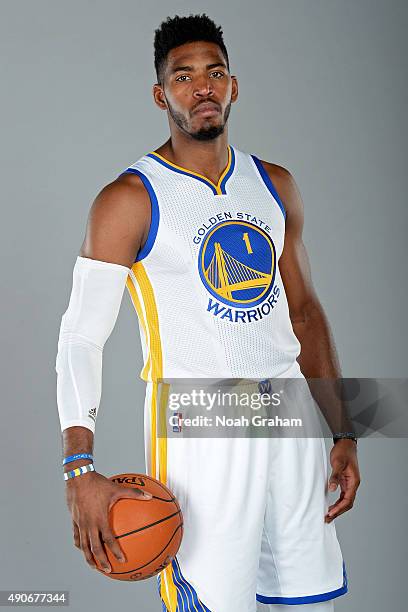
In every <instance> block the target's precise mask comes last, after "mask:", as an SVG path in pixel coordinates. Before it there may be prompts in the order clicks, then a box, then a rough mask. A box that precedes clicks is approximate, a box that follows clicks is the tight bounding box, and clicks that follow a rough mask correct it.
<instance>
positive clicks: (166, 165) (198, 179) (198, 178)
mask: <svg viewBox="0 0 408 612" xmlns="http://www.w3.org/2000/svg"><path fill="white" fill-rule="evenodd" d="M147 157H151V158H152V159H155V160H156V161H157V162H159V164H161V165H162V166H164V167H165V168H168V169H169V170H173V172H177V174H184V176H191V177H192V178H195V179H197V181H200V182H201V183H204V185H207V187H209V188H210V189H211V191H212V192H213V194H214V195H217V190H216V189H215V187H214V185H213V184H212V183H209V182H208V181H206V180H205V179H204V178H201V176H197V175H196V174H192V173H190V172H186V171H185V170H181V168H176V167H175V166H171V165H170V164H168V163H167V162H165V161H164V159H161V158H160V157H156V155H154V153H148V154H147Z"/></svg>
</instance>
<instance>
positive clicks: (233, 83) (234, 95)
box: [231, 75, 238, 102]
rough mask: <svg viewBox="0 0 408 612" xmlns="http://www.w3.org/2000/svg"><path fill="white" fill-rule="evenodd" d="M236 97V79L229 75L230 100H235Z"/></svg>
mask: <svg viewBox="0 0 408 612" xmlns="http://www.w3.org/2000/svg"><path fill="white" fill-rule="evenodd" d="M237 98H238V79H237V77H236V76H232V75H231V102H235V101H236V100H237Z"/></svg>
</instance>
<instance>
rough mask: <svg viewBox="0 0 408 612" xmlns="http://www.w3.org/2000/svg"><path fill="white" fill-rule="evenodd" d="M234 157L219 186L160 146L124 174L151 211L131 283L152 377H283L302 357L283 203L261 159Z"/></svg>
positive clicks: (146, 374)
mask: <svg viewBox="0 0 408 612" xmlns="http://www.w3.org/2000/svg"><path fill="white" fill-rule="evenodd" d="M228 157H229V159H228V164H227V167H226V168H225V170H224V172H223V173H222V175H221V177H220V179H219V181H218V184H214V183H212V182H211V181H210V180H209V179H207V178H206V177H204V176H202V175H200V174H198V173H195V172H192V171H190V170H188V169H186V168H181V167H180V166H177V165H175V164H174V163H172V162H170V161H168V160H166V159H165V158H163V157H162V156H161V155H159V154H157V153H153V152H152V153H149V154H147V155H144V156H143V157H142V158H140V159H139V160H138V161H137V162H135V163H134V164H133V165H132V166H130V167H129V168H128V169H127V170H126V171H125V172H131V173H135V174H137V175H138V176H139V177H140V178H141V180H142V181H143V184H144V186H145V187H146V189H147V191H148V193H149V196H150V200H151V209H152V216H151V225H150V230H149V234H148V238H147V241H146V243H145V245H144V247H143V248H142V249H141V251H140V252H139V254H138V256H137V258H136V261H135V262H134V264H133V266H132V271H131V273H130V274H129V276H128V279H127V289H128V291H129V293H130V296H131V298H132V301H133V304H134V306H135V309H136V311H137V314H138V319H139V326H140V333H141V339H142V347H143V356H144V367H143V369H142V372H141V377H142V379H144V380H145V381H151V382H153V381H156V380H158V379H160V378H177V377H183V378H187V377H190V378H194V377H208V378H218V377H219V378H246V377H248V378H251V377H255V378H258V377H262V378H264V377H268V378H269V377H275V376H280V375H282V374H284V373H285V372H286V371H288V370H289V368H290V367H291V366H293V365H294V362H295V361H296V358H297V356H298V355H299V353H300V344H299V342H298V340H297V338H296V336H295V334H294V332H293V328H292V324H291V321H290V318H289V309H288V303H287V299H286V295H285V290H284V286H283V283H282V279H281V275H280V271H279V266H278V261H279V257H280V255H281V253H282V249H283V244H284V236H285V216H286V213H285V209H284V206H283V204H282V202H281V201H280V199H279V196H278V194H277V192H276V190H275V188H274V186H273V184H272V182H271V180H270V178H269V176H268V174H267V173H266V171H265V169H264V167H263V166H262V164H261V162H260V161H259V159H257V158H256V157H255V156H252V155H249V154H247V153H244V152H242V151H239V150H238V149H236V148H235V147H232V146H229V147H228Z"/></svg>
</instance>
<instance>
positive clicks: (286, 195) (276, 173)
mask: <svg viewBox="0 0 408 612" xmlns="http://www.w3.org/2000/svg"><path fill="white" fill-rule="evenodd" d="M260 162H261V164H262V166H263V167H264V169H265V171H266V173H267V174H268V176H269V178H270V180H271V182H272V184H273V185H274V187H275V189H276V191H277V193H278V195H279V198H280V199H281V201H282V203H283V205H284V207H285V210H286V213H287V216H288V220H289V219H293V218H295V217H297V218H299V216H300V217H302V216H303V202H302V199H301V196H300V192H299V189H298V186H297V184H296V181H295V178H294V176H293V174H292V173H291V172H290V170H288V169H287V168H285V167H284V166H280V165H278V164H274V163H271V162H267V161H265V160H260Z"/></svg>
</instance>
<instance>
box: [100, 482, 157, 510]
mask: <svg viewBox="0 0 408 612" xmlns="http://www.w3.org/2000/svg"><path fill="white" fill-rule="evenodd" d="M117 487H118V490H117V491H116V492H115V493H114V494H113V495H112V497H111V499H110V502H109V506H108V512H109V511H110V509H111V508H112V506H113V504H115V503H116V502H117V501H118V499H137V500H139V501H149V500H150V499H152V498H153V495H152V494H151V493H148V492H147V491H142V490H141V489H131V488H130V487H122V486H121V485H117Z"/></svg>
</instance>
